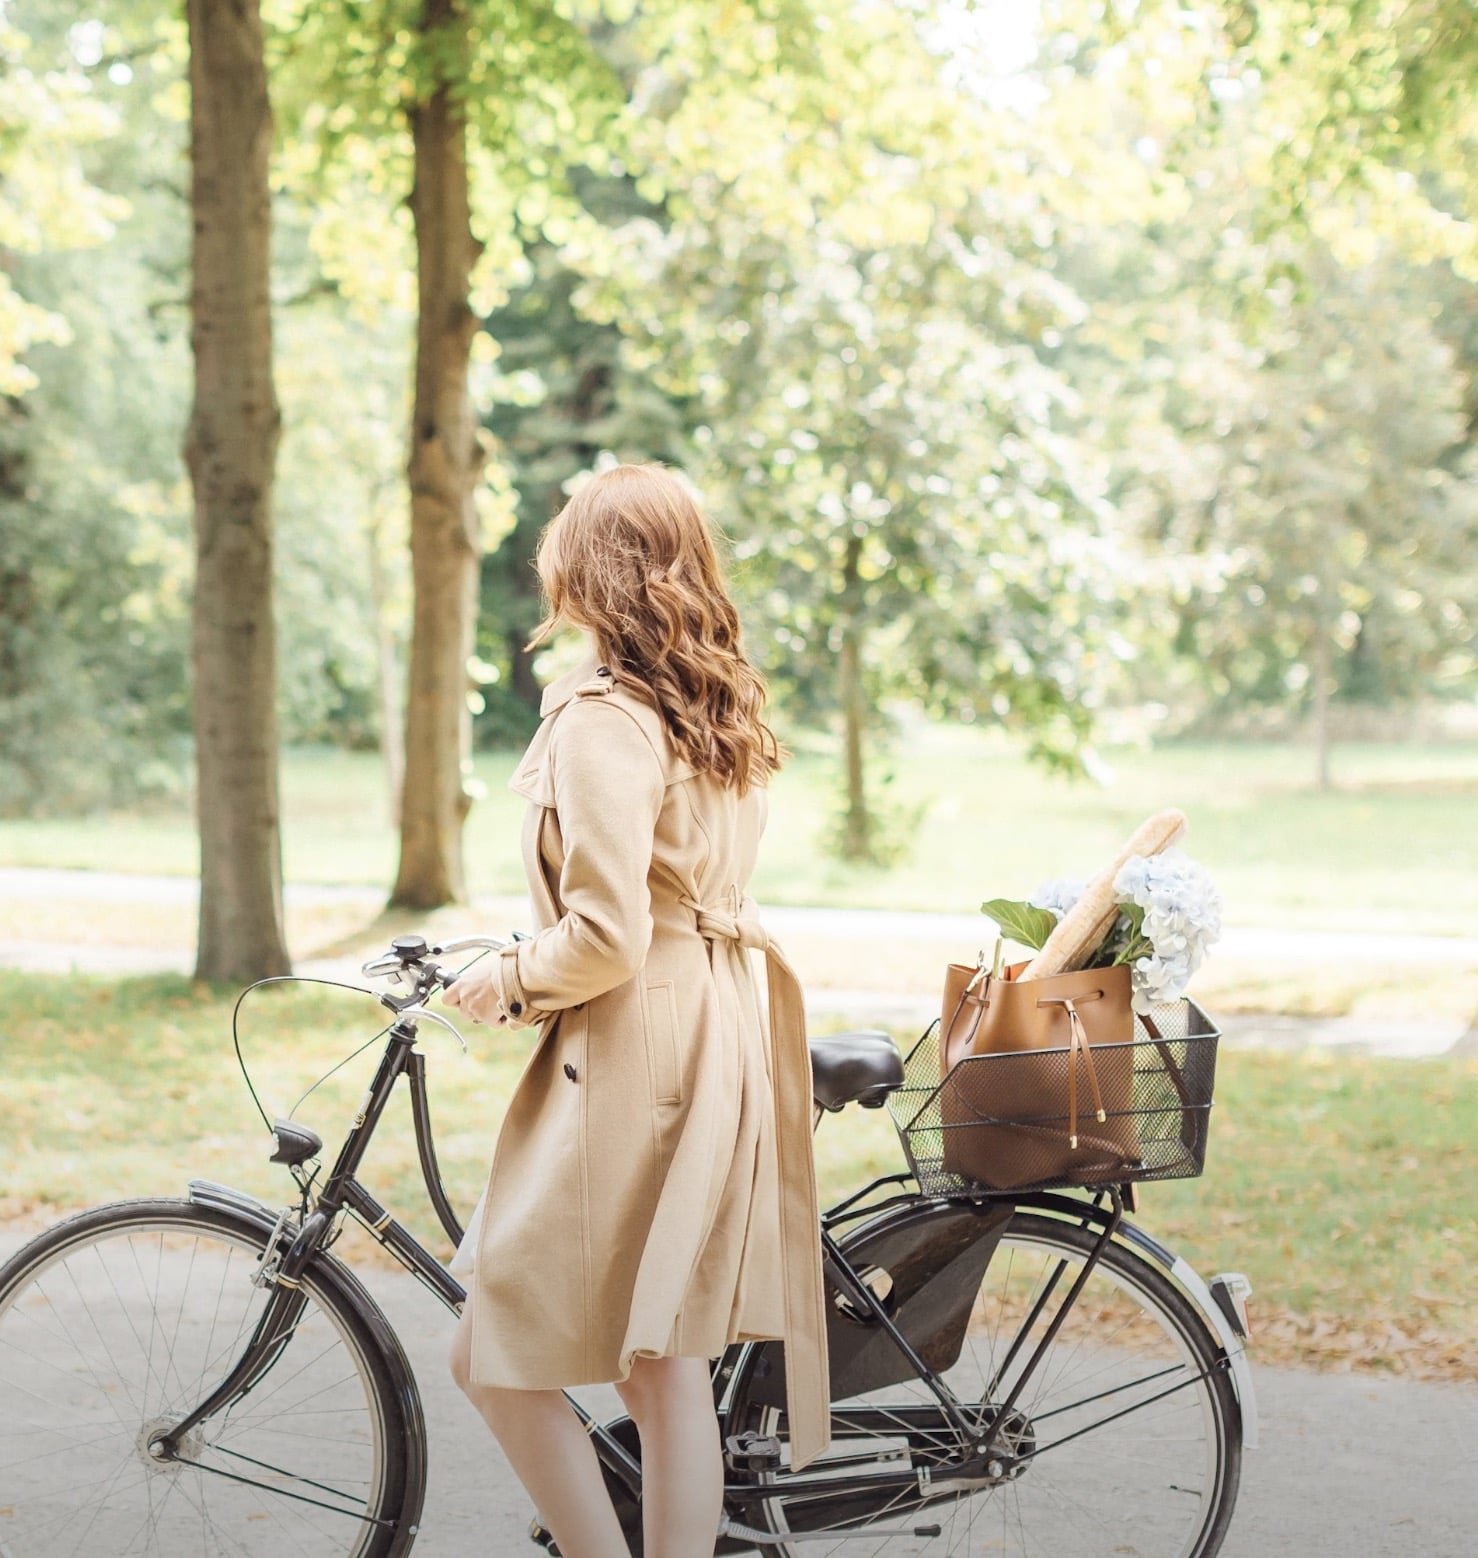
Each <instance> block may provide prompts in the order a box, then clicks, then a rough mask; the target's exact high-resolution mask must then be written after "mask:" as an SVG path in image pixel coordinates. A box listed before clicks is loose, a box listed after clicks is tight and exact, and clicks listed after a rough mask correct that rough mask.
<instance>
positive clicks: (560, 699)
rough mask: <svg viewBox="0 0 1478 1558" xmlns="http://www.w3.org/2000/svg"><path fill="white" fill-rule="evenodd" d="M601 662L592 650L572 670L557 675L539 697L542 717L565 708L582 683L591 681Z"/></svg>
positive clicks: (540, 715)
mask: <svg viewBox="0 0 1478 1558" xmlns="http://www.w3.org/2000/svg"><path fill="white" fill-rule="evenodd" d="M600 663H601V661H600V658H599V656H598V655H596V654H595V653H594V651H592V652H591V653H589V654H587V655H586V657H585V658H584V659H583V660H582V661H581V662H580V663H579V665H577V666H575V667H574V668H573V669H572V670H569V671H566V672H565V673H564V675H563V676H556V677H555V679H554V680H553V681H552V682H550V683H549V685H548V686H547V687H546V688H545V689H544V691H543V693H542V694H541V695H540V697H539V717H540V719H543V718H544V717H545V715H548V714H553V713H554V711H555V710H556V709H560V708H563V707H564V705H565V704H567V703H568V702H569V701H570V699H571V698H573V697H574V696H575V689H576V688H577V687H578V686H579V685H580V683H581V682H585V681H589V680H590V678H591V677H592V676H594V675H595V672H596V668H597V667H598V666H599V665H600Z"/></svg>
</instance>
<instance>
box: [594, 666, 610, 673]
mask: <svg viewBox="0 0 1478 1558" xmlns="http://www.w3.org/2000/svg"><path fill="white" fill-rule="evenodd" d="M595 674H596V675H597V676H609V675H610V674H611V668H610V666H608V665H598V666H596V668H595Z"/></svg>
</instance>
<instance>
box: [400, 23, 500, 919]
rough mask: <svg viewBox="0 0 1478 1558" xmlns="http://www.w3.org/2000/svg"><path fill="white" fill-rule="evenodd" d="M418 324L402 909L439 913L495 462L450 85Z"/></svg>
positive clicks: (448, 879) (422, 155) (460, 807)
mask: <svg viewBox="0 0 1478 1558" xmlns="http://www.w3.org/2000/svg"><path fill="white" fill-rule="evenodd" d="M444 29H453V30H454V32H455V35H456V36H457V39H458V42H459V43H460V44H461V45H462V52H463V53H464V54H465V45H466V32H465V29H466V18H465V17H464V16H463V14H462V12H461V8H460V6H459V5H458V4H457V0H424V4H423V7H422V13H421V31H422V33H423V34H431V33H435V32H440V31H442V30H444ZM409 117H410V125H411V138H412V143H413V148H414V166H415V176H414V187H413V189H412V191H411V196H410V206H411V211H412V213H413V216H414V218H415V229H416V262H417V267H418V292H419V296H418V306H419V318H418V322H417V331H416V372H415V406H414V410H413V413H412V423H411V440H410V442H411V448H410V460H409V466H408V474H409V478H410V490H411V573H412V588H413V595H414V607H413V613H412V626H411V649H410V672H409V678H408V683H407V692H406V703H405V721H404V724H405V777H404V783H403V786H402V792H401V804H400V866H399V870H398V871H397V873H396V878H395V886H394V888H393V889H392V892H391V898H390V901H391V903H392V904H396V905H402V906H405V907H409V908H417V909H431V908H435V907H437V906H438V905H439V904H444V903H457V902H465V901H466V898H467V887H466V878H465V875H464V871H463V862H462V826H463V823H464V822H465V820H466V817H467V812H468V810H469V809H470V806H471V796H470V794H469V793H468V790H467V787H466V784H465V779H466V774H467V770H468V768H469V767H470V764H471V758H472V715H471V712H470V710H469V708H468V704H467V693H468V689H469V682H468V674H467V662H468V660H469V658H470V657H471V655H472V651H473V646H474V634H475V629H476V622H477V597H478V558H479V555H480V553H481V539H480V536H479V533H478V523H477V512H476V509H475V507H474V505H473V491H474V489H475V487H476V484H477V480H478V477H479V475H480V473H481V470H482V464H483V460H484V459H485V453H484V450H483V446H482V441H481V439H480V437H479V430H478V426H477V419H476V417H475V415H474V413H473V408H472V399H471V396H470V394H469V392H468V386H467V380H468V368H469V364H470V358H471V349H472V339H473V336H474V335H475V334H476V332H477V319H476V317H475V316H474V315H473V312H472V307H471V303H470V301H469V291H470V283H471V273H472V268H473V266H474V265H475V264H476V262H477V258H478V256H479V255H480V254H481V252H482V250H483V244H482V242H481V241H480V240H479V239H477V238H475V237H474V236H473V234H472V229H471V224H470V202H469V190H468V181H467V131H466V122H465V119H464V117H463V114H462V110H461V107H460V105H459V104H458V103H457V102H456V101H454V99H453V97H452V93H451V91H450V87H449V83H448V82H447V81H445V80H443V81H442V82H441V84H440V85H439V86H438V88H437V89H436V91H434V92H433V93H432V95H431V96H430V97H429V98H428V99H427V100H426V101H425V102H424V103H418V104H415V105H413V106H412V107H411V109H410V111H409Z"/></svg>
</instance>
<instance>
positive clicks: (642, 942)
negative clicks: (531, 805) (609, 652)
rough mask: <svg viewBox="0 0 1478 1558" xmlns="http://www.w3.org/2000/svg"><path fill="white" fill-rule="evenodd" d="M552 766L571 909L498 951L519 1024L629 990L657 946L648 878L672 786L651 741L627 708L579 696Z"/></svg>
mask: <svg viewBox="0 0 1478 1558" xmlns="http://www.w3.org/2000/svg"><path fill="white" fill-rule="evenodd" d="M549 762H550V767H551V771H552V776H553V781H554V809H555V812H556V813H557V815H558V817H559V830H560V836H561V838H562V840H563V842H564V864H563V866H562V867H561V869H560V877H559V896H560V900H561V902H562V903H563V904H564V907H565V912H564V914H563V915H562V916H561V918H560V919H559V920H557V921H556V922H555V923H554V924H553V925H549V926H546V927H545V928H544V929H543V930H541V931H540V932H539V933H538V934H537V935H535V936H532V937H529V938H528V939H527V940H524V941H515V942H510V943H509V944H508V945H507V946H506V947H503V948H502V949H501V951H500V952H499V955H498V962H497V965H496V967H495V969H494V971H493V981H494V985H495V987H496V989H497V993H498V999H499V1000H500V1002H501V1003H502V1006H503V1009H504V1010H505V1011H506V1012H507V1013H508V1014H509V1016H510V1018H511V1019H512V1020H513V1022H514V1023H515V1024H524V1023H530V1022H535V1021H537V1020H538V1019H539V1018H541V1017H543V1016H545V1015H547V1014H548V1013H549V1012H551V1011H558V1010H560V1009H561V1008H563V1007H567V1006H575V1005H577V1004H579V1003H580V1002H582V1001H588V1000H590V999H591V998H592V997H594V996H597V995H601V994H603V993H604V992H605V991H607V990H611V989H614V988H615V986H617V985H619V984H624V983H625V981H626V980H628V979H630V978H631V977H632V976H633V975H634V974H635V973H636V972H637V970H638V969H640V968H641V966H642V964H643V963H644V962H645V961H646V956H647V948H648V947H649V946H650V945H651V940H652V913H651V909H652V900H651V889H650V887H649V886H648V883H647V873H648V871H649V870H650V869H651V864H652V841H653V836H654V834H655V832H656V826H657V815H658V813H659V812H660V811H661V810H662V800H663V793H664V790H665V788H666V781H665V778H664V775H663V770H662V764H661V762H660V761H659V759H658V757H657V754H656V753H655V752H654V751H653V750H652V745H651V742H650V741H648V739H647V737H646V734H645V733H644V732H643V730H642V728H641V726H640V725H638V724H637V722H636V720H635V719H633V718H632V716H631V715H630V714H629V713H627V712H626V710H624V709H622V708H620V707H619V706H617V705H613V704H609V703H607V702H606V700H605V699H604V698H602V697H578V696H577V697H575V698H573V699H571V701H570V703H569V705H568V706H567V707H566V708H564V709H563V710H561V712H560V714H559V716H558V720H557V722H556V724H555V727H554V730H553V731H552V732H551V738H550V746H549Z"/></svg>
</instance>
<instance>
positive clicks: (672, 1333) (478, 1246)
mask: <svg viewBox="0 0 1478 1558" xmlns="http://www.w3.org/2000/svg"><path fill="white" fill-rule="evenodd" d="M540 713H541V715H542V716H543V718H542V722H541V724H540V725H539V728H538V730H537V731H536V732H535V735H534V737H533V739H532V741H531V742H530V743H529V746H528V749H527V751H526V752H525V753H524V756H523V758H522V760H521V762H520V763H519V764H518V766H517V768H516V769H515V771H514V774H513V776H512V778H511V779H510V780H509V781H508V783H509V788H510V789H512V790H514V791H516V792H518V793H520V794H522V795H525V796H526V797H527V798H528V800H529V803H530V804H529V807H528V811H527V813H526V814H525V822H524V830H523V855H524V865H525V869H526V871H527V874H528V880H529V889H530V893H531V896H532V900H533V905H534V915H535V923H536V934H535V935H533V936H532V937H530V938H528V939H526V940H523V941H517V942H512V943H510V944H509V945H507V946H505V947H504V948H502V949H501V951H500V952H499V953H498V954H497V955H496V958H497V961H496V965H495V968H494V971H493V979H494V983H495V986H496V988H497V991H498V995H499V998H500V1000H501V1001H502V1004H503V1006H504V1009H505V1010H506V1011H507V1012H509V1014H510V1015H511V1017H512V1020H513V1021H514V1022H515V1023H530V1024H536V1025H537V1026H538V1030H539V1031H538V1034H537V1037H536V1039H535V1043H534V1049H533V1052H532V1053H531V1054H530V1055H529V1057H528V1061H527V1063H526V1065H525V1067H524V1069H523V1072H522V1074H521V1075H520V1077H519V1079H518V1082H517V1085H516V1087H515V1089H514V1093H513V1096H512V1099H511V1101H510V1103H509V1106H508V1111H507V1114H506V1116H505V1117H504V1120H503V1124H502V1127H501V1129H500V1131H499V1134H498V1139H497V1144H496V1147H495V1149H494V1154H493V1163H492V1169H491V1172H490V1174H489V1177H488V1181H487V1185H486V1187H485V1189H484V1192H483V1196H482V1200H481V1202H480V1203H479V1206H478V1210H477V1213H476V1215H475V1216H474V1219H473V1220H472V1224H470V1225H469V1233H468V1238H467V1239H466V1240H464V1247H465V1249H466V1250H467V1251H468V1253H471V1254H472V1258H473V1260H474V1262H475V1265H474V1269H473V1272H472V1274H471V1276H470V1279H469V1283H468V1288H469V1296H468V1302H469V1303H470V1304H471V1305H472V1338H471V1363H470V1367H471V1377H472V1379H473V1381H474V1382H475V1383H478V1384H491V1385H505V1386H519V1387H523V1388H528V1389H532V1388H546V1387H552V1386H566V1385H577V1384H586V1383H592V1382H596V1381H611V1380H620V1379H625V1378H626V1377H627V1375H628V1373H629V1372H630V1369H631V1364H632V1360H633V1359H634V1358H636V1357H637V1356H638V1355H643V1354H652V1355H663V1354H680V1355H697V1356H702V1357H710V1358H711V1357H716V1356H718V1354H720V1353H721V1352H722V1351H723V1350H724V1347H725V1346H726V1345H727V1344H728V1343H730V1342H733V1341H744V1340H760V1339H764V1338H769V1337H783V1338H784V1340H785V1353H786V1386H787V1391H788V1396H787V1411H788V1417H789V1425H790V1436H791V1462H792V1464H793V1465H795V1466H801V1465H804V1464H805V1463H806V1462H807V1461H809V1460H811V1459H812V1458H813V1457H814V1456H816V1455H817V1454H819V1453H820V1451H821V1450H823V1449H824V1448H825V1447H826V1445H827V1443H828V1442H829V1424H830V1409H829V1404H828V1403H829V1397H830V1391H829V1383H828V1377H827V1359H826V1326H825V1317H824V1310H823V1295H822V1276H821V1246H820V1236H819V1226H818V1207H817V1196H816V1180H815V1167H814V1160H813V1157H812V1147H811V1126H812V1114H811V1070H810V1057H809V1053H808V1050H807V1044H806V1033H805V1014H804V1008H803V1004H802V996H801V988H800V984H799V981H798V980H797V979H796V977H795V974H794V972H793V971H792V969H791V967H790V965H789V963H788V962H787V961H786V959H785V956H784V954H783V952H782V951H781V949H780V948H779V947H778V946H777V945H776V944H775V943H774V942H773V941H771V940H770V939H769V937H768V935H767V933H766V932H765V930H764V928H763V926H761V924H760V923H759V921H758V919H757V918H756V917H755V906H754V903H753V900H752V899H750V898H749V897H748V896H746V894H745V886H746V884H747V882H748V880H749V876H750V873H751V871H752V870H753V867H754V862H755V854H756V851H757V848H758V845H759V840H760V835H761V833H762V831H763V829H764V824H765V818H766V812H767V804H768V791H767V789H766V787H765V786H764V785H762V784H761V785H755V786H753V787H751V789H750V790H749V791H748V793H747V794H745V795H744V796H743V797H742V798H741V797H740V796H738V794H737V793H736V792H735V791H734V790H733V789H731V788H728V787H726V786H724V785H722V784H720V783H719V782H718V781H716V780H715V779H713V778H712V777H711V776H709V775H706V774H700V773H698V772H697V771H696V770H695V769H694V768H693V767H692V766H691V765H690V764H689V763H687V762H686V761H685V760H684V759H683V758H682V757H681V755H680V754H679V752H678V750H677V748H676V747H675V746H674V744H673V743H672V741H671V739H670V737H669V735H668V733H667V729H666V726H665V724H664V722H663V719H662V716H661V714H660V713H659V711H658V710H657V709H656V707H655V706H654V705H653V704H652V703H651V702H649V701H648V700H647V698H646V697H645V696H643V694H642V692H641V690H640V689H639V688H637V687H633V686H630V685H626V684H624V683H623V682H622V680H621V679H620V678H619V677H617V676H616V675H614V674H613V673H612V672H611V671H610V670H609V668H607V667H605V666H603V665H597V663H596V661H595V659H594V658H593V657H591V658H588V659H587V661H586V662H585V663H584V664H582V665H581V666H578V667H576V669H575V670H574V671H572V672H570V673H569V674H568V675H566V676H563V677H561V678H559V679H558V680H557V681H555V682H553V683H551V684H550V685H549V686H548V687H547V688H545V690H544V695H543V701H542V703H541V707H540ZM751 948H753V949H758V950H761V951H763V952H764V953H765V964H766V986H767V990H768V997H769V999H768V1010H766V1009H764V1008H762V1006H761V1003H760V999H759V989H758V980H757V979H756V975H755V968H754V964H753V961H752V960H751V957H750V952H749V949H751Z"/></svg>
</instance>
